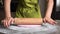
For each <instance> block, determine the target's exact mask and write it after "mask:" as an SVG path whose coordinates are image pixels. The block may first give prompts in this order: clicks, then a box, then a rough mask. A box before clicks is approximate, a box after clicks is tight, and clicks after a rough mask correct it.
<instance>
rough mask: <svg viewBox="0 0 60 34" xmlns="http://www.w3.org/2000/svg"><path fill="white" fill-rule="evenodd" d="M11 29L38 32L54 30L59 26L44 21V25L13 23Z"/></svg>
mask: <svg viewBox="0 0 60 34" xmlns="http://www.w3.org/2000/svg"><path fill="white" fill-rule="evenodd" d="M9 29H12V30H17V31H25V32H37V31H47V32H48V31H49V32H54V31H56V30H57V26H56V25H51V24H49V23H43V24H42V25H19V26H12V25H11V26H10V27H9Z"/></svg>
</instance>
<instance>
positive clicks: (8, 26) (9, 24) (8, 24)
mask: <svg viewBox="0 0 60 34" xmlns="http://www.w3.org/2000/svg"><path fill="white" fill-rule="evenodd" d="M10 23H11V19H9V21H8V27H9V26H10Z"/></svg>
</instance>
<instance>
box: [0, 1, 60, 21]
mask: <svg viewBox="0 0 60 34" xmlns="http://www.w3.org/2000/svg"><path fill="white" fill-rule="evenodd" d="M3 2H4V0H0V20H1V19H3V18H4V15H5V14H4V3H3ZM39 4H40V6H41V13H42V17H44V15H45V11H46V6H47V2H46V0H39ZM17 5H18V0H12V2H11V12H12V16H13V17H14V16H15V11H16V7H17ZM52 18H53V19H55V20H60V0H54V8H53V12H52Z"/></svg>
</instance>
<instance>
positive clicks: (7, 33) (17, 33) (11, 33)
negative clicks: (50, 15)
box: [0, 20, 60, 34]
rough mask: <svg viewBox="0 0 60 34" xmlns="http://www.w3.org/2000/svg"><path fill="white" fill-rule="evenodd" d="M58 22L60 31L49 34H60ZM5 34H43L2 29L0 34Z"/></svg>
mask: <svg viewBox="0 0 60 34" xmlns="http://www.w3.org/2000/svg"><path fill="white" fill-rule="evenodd" d="M56 21H57V22H58V23H57V25H58V26H59V28H58V30H57V31H56V32H53V33H49V34H60V23H59V22H60V20H56ZM22 32H23V33H22ZM3 33H5V34H40V33H42V32H30V33H28V32H26V33H25V32H24V31H17V30H11V29H7V28H1V27H0V34H3ZM43 34H44V33H43ZM46 34H48V33H46Z"/></svg>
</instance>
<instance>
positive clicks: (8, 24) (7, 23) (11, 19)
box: [2, 17, 14, 27]
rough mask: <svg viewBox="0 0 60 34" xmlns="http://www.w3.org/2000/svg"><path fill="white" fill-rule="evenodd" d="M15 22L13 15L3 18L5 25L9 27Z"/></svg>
mask: <svg viewBox="0 0 60 34" xmlns="http://www.w3.org/2000/svg"><path fill="white" fill-rule="evenodd" d="M13 22H14V19H13V18H12V17H7V18H5V19H4V20H2V23H3V25H4V27H9V26H10V24H11V23H13Z"/></svg>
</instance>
